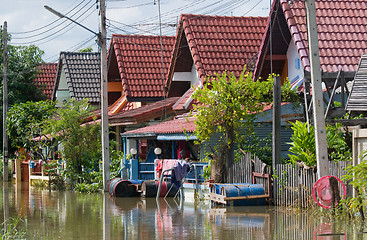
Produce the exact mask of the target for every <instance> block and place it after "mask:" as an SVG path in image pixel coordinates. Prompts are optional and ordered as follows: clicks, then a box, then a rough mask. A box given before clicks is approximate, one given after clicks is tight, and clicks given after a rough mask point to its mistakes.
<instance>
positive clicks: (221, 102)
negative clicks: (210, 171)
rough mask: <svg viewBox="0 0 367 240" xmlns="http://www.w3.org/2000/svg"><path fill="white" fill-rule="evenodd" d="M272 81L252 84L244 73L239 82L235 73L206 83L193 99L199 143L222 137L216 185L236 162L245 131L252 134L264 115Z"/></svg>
mask: <svg viewBox="0 0 367 240" xmlns="http://www.w3.org/2000/svg"><path fill="white" fill-rule="evenodd" d="M272 88H273V79H272V78H269V79H268V80H266V81H262V82H259V81H253V80H252V76H251V74H244V73H242V74H241V76H240V77H239V78H236V77H235V76H234V75H233V73H232V74H227V73H226V72H225V73H223V74H222V75H217V76H216V77H214V78H211V79H207V81H206V83H205V85H204V86H203V87H202V88H196V89H195V92H194V94H193V98H194V99H196V100H197V101H198V102H199V104H196V105H195V106H194V109H193V111H192V112H193V113H195V114H194V115H195V116H196V121H195V125H196V130H195V135H196V137H197V139H198V142H199V143H206V142H209V141H210V138H211V137H212V136H213V134H219V135H220V136H222V137H221V139H220V142H219V143H218V145H217V146H215V149H213V156H214V163H215V164H216V165H218V166H215V169H216V172H218V174H216V176H218V178H217V177H216V178H217V179H215V181H216V182H218V181H219V182H221V181H224V179H225V176H224V175H225V174H226V170H225V168H226V164H228V163H229V162H233V161H234V148H235V145H236V144H238V143H239V142H240V141H241V139H242V138H243V136H242V134H243V132H244V131H243V130H244V129H248V130H247V132H252V131H253V122H254V120H255V118H256V115H255V114H256V113H258V112H261V111H262V110H263V107H264V105H265V102H269V101H271V100H270V99H271V93H272Z"/></svg>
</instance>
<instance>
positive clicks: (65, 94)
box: [56, 70, 71, 107]
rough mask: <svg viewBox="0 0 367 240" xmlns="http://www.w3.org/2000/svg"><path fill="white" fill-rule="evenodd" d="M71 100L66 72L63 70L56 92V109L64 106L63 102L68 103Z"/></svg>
mask: <svg viewBox="0 0 367 240" xmlns="http://www.w3.org/2000/svg"><path fill="white" fill-rule="evenodd" d="M70 98H71V97H70V92H69V88H68V84H67V81H66V75H65V71H64V70H61V74H60V80H59V86H58V88H57V90H56V101H57V104H56V107H61V106H63V102H64V101H68V100H69V99H70Z"/></svg>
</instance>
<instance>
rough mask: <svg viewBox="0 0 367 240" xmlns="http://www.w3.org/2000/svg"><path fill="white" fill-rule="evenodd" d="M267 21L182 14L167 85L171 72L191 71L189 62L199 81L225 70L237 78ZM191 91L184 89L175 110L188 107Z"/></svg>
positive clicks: (254, 50)
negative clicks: (184, 52)
mask: <svg viewBox="0 0 367 240" xmlns="http://www.w3.org/2000/svg"><path fill="white" fill-rule="evenodd" d="M266 21H267V18H266V17H226V16H206V15H192V14H183V15H181V20H180V26H179V28H178V33H177V37H176V39H177V40H176V45H175V50H174V53H173V57H172V62H171V66H170V73H169V77H168V80H167V81H168V82H167V86H168V87H169V88H170V87H171V83H172V82H171V81H172V77H173V73H174V72H176V71H178V72H180V71H191V67H192V63H194V64H195V66H196V70H197V72H198V75H199V78H200V79H201V81H202V82H204V81H205V79H206V77H207V76H214V75H215V74H216V73H218V74H221V73H223V72H224V71H227V72H233V73H234V74H235V76H237V77H239V76H240V74H241V73H242V71H243V68H244V66H245V65H246V64H248V63H249V62H251V60H252V58H253V57H254V56H256V53H257V52H258V51H259V47H260V44H261V39H262V36H263V34H264V30H265V26H266ZM186 45H188V47H189V49H187V48H186ZM183 51H186V52H189V57H190V58H191V59H184V58H185V57H181V56H187V54H188V53H186V54H183ZM183 65H185V67H182V66H183ZM183 68H185V69H186V70H183ZM192 93H193V89H189V90H187V91H186V93H185V94H184V95H183V96H182V97H181V98H180V100H179V102H177V103H176V104H175V106H174V108H175V110H182V109H188V107H189V106H190V104H191V103H192V99H191V94H192Z"/></svg>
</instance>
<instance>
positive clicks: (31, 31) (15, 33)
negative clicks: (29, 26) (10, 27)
mask: <svg viewBox="0 0 367 240" xmlns="http://www.w3.org/2000/svg"><path fill="white" fill-rule="evenodd" d="M85 1H86V0H83V1H81V2H80V3H79V4H78V5H76V6H75V7H73V8H72V9H71V10H69V11H68V12H67V13H66V15H67V14H69V13H71V12H72V11H73V10H75V9H76V8H77V7H79V6H80V5H81V4H82V3H83V2H85ZM60 20H61V18H57V19H56V20H54V21H52V22H51V23H49V24H46V25H44V26H42V27H39V28H36V29H33V30H29V31H24V32H12V33H11V34H12V35H18V34H27V33H33V32H37V31H39V30H42V29H44V28H47V27H49V26H51V25H52V24H54V23H56V22H58V21H60ZM63 22H65V21H63ZM57 26H59V25H57ZM57 26H56V27H57ZM13 39H19V38H13Z"/></svg>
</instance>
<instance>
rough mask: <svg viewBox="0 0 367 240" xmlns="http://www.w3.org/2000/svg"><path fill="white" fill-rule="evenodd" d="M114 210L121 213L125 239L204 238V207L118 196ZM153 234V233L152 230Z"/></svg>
mask: <svg viewBox="0 0 367 240" xmlns="http://www.w3.org/2000/svg"><path fill="white" fill-rule="evenodd" d="M111 201H114V214H115V215H117V216H120V215H121V227H122V228H123V230H122V231H123V232H124V233H123V235H124V236H125V239H167V238H169V239H203V237H204V236H205V230H204V228H198V226H203V225H204V221H205V216H206V215H205V209H202V208H199V207H195V206H193V205H183V206H182V207H180V205H179V203H178V202H176V201H175V200H173V199H166V200H164V199H160V201H159V202H158V204H159V205H157V201H156V200H155V199H150V198H147V199H141V200H138V201H137V199H133V198H123V199H121V198H120V199H118V198H115V199H113V200H111ZM152 233H153V234H154V235H153V234H152Z"/></svg>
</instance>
